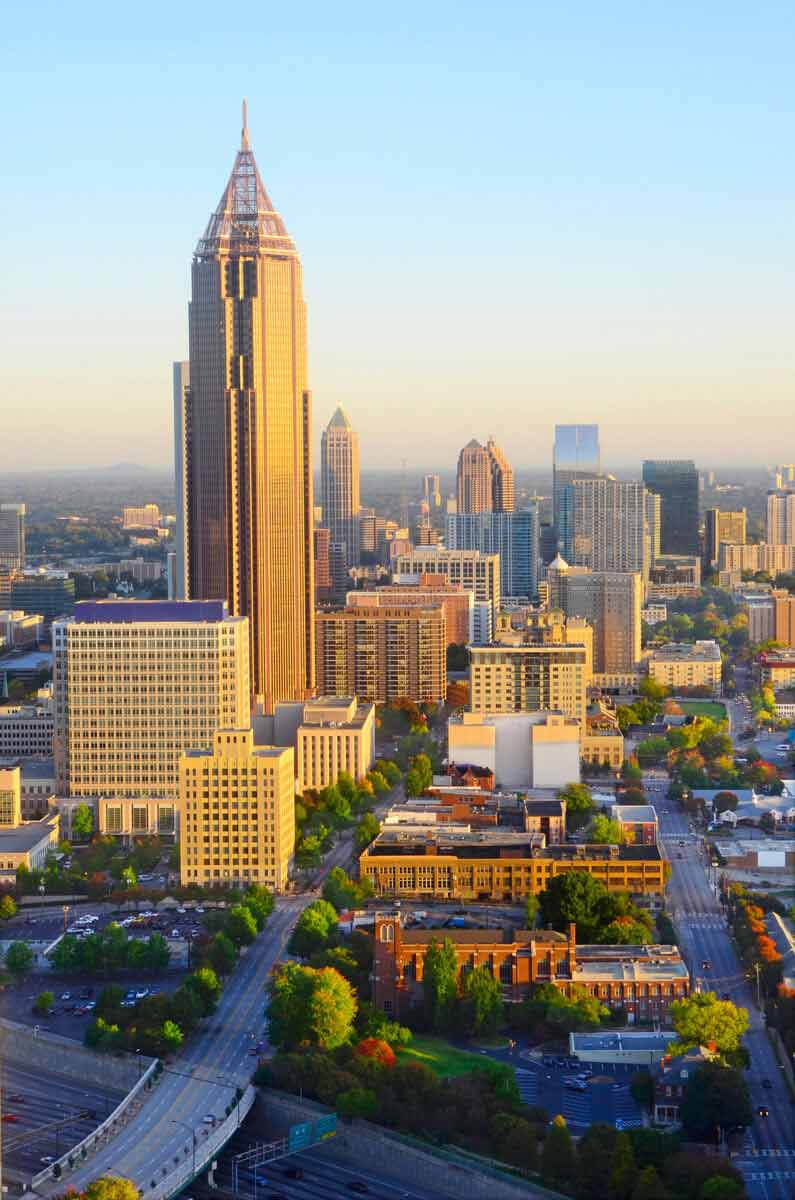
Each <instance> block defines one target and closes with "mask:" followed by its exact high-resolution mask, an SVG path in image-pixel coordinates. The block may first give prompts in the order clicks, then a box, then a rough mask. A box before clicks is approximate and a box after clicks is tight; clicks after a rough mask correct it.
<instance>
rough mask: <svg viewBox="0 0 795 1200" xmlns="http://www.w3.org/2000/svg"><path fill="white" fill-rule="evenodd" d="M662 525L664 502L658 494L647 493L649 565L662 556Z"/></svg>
mask: <svg viewBox="0 0 795 1200" xmlns="http://www.w3.org/2000/svg"><path fill="white" fill-rule="evenodd" d="M661 525H662V501H661V500H660V497H659V496H658V495H657V493H656V492H649V491H647V492H646V535H647V537H648V543H649V565H650V566H651V564H652V563H653V562H654V561H655V559H657V558H659V557H660V555H661V554H662V550H661V548H660V530H661Z"/></svg>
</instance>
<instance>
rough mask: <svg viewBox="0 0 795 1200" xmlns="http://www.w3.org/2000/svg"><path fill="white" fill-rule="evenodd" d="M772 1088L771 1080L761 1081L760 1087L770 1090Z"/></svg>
mask: <svg viewBox="0 0 795 1200" xmlns="http://www.w3.org/2000/svg"><path fill="white" fill-rule="evenodd" d="M772 1086H773V1080H772V1079H763V1080H762V1087H763V1088H772Z"/></svg>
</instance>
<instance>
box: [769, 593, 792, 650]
mask: <svg viewBox="0 0 795 1200" xmlns="http://www.w3.org/2000/svg"><path fill="white" fill-rule="evenodd" d="M773 638H774V639H775V641H777V642H781V644H782V646H795V595H792V594H791V593H790V592H786V591H784V590H783V589H781V588H777V589H776V590H775V591H774V592H773Z"/></svg>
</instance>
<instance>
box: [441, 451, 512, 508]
mask: <svg viewBox="0 0 795 1200" xmlns="http://www.w3.org/2000/svg"><path fill="white" fill-rule="evenodd" d="M456 501H457V504H456V511H457V512H458V513H485V512H513V509H514V505H515V502H516V494H515V485H514V477H513V469H512V467H511V466H510V464H509V462H508V460H507V459H506V457H505V455H504V454H503V452H502V450H500V448H499V446H498V445H497V443H496V442H495V441H494V439H493V438H489V440H488V442H487V443H486V445H485V446H482V445H481V444H480V442H478V441H477V440H476V439H475V438H473V439H472V441H471V442H467V444H466V446H464V448H463V450H462V451H461V453H460V454H459V456H458V472H457V475H456Z"/></svg>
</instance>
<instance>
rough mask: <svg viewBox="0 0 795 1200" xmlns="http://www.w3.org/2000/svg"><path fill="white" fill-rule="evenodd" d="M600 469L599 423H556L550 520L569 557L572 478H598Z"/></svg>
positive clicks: (562, 548) (571, 528) (561, 545)
mask: <svg viewBox="0 0 795 1200" xmlns="http://www.w3.org/2000/svg"><path fill="white" fill-rule="evenodd" d="M601 471H602V466H601V455H600V451H599V426H598V425H556V426H555V444H554V447H553V451H552V523H553V526H554V529H555V533H556V537H557V545H558V547H559V548H560V550H561V553H562V554H563V556H564V558H567V559H569V560H571V557H572V555H573V553H574V513H573V509H572V502H573V494H572V492H571V490H570V489H571V484H572V483H573V482H574V480H575V479H594V478H597V477H598V476H599V475H600V474H601ZM551 557H553V558H554V554H553V555H552V556H551Z"/></svg>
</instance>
